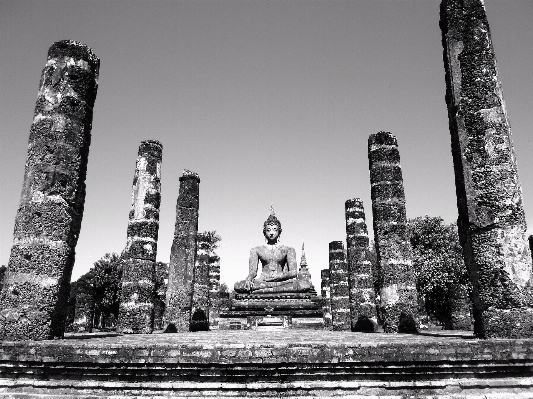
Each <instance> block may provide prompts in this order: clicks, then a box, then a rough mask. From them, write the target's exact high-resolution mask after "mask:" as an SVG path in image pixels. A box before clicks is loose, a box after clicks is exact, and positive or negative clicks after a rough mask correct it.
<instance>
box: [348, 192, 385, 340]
mask: <svg viewBox="0 0 533 399" xmlns="http://www.w3.org/2000/svg"><path fill="white" fill-rule="evenodd" d="M345 214H346V254H347V261H348V287H349V290H350V291H349V292H350V294H349V296H350V320H351V326H352V331H362V332H374V331H376V330H377V314H376V295H375V293H374V282H373V278H372V264H371V263H370V261H369V260H367V259H366V251H367V250H368V245H369V239H368V230H367V227H366V222H365V210H364V208H363V201H361V200H360V199H359V198H352V199H349V200H347V201H346V203H345Z"/></svg>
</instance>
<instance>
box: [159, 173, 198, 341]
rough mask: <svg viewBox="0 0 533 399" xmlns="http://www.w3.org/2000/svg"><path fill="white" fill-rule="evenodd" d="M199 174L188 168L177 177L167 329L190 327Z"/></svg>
mask: <svg viewBox="0 0 533 399" xmlns="http://www.w3.org/2000/svg"><path fill="white" fill-rule="evenodd" d="M199 190H200V177H199V176H198V175H197V174H196V173H194V172H191V171H189V170H184V171H183V176H181V177H180V190H179V195H178V201H177V205H176V227H175V230H174V241H173V242H172V249H171V252H170V265H169V276H168V289H167V297H166V303H165V304H166V310H165V324H166V326H167V328H166V330H167V331H169V332H170V331H177V332H185V331H189V329H190V322H191V307H192V295H193V284H194V264H195V261H196V236H197V234H198V207H199Z"/></svg>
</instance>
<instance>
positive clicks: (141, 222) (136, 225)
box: [118, 140, 163, 334]
mask: <svg viewBox="0 0 533 399" xmlns="http://www.w3.org/2000/svg"><path fill="white" fill-rule="evenodd" d="M162 156H163V146H162V145H161V143H160V142H159V141H155V140H146V141H142V142H141V144H140V146H139V152H138V155H137V161H136V167H135V174H134V176H133V187H132V204H131V210H130V212H129V223H128V230H127V241H126V248H125V249H124V251H123V252H122V265H123V266H122V267H123V274H122V289H121V293H120V307H119V316H118V331H121V332H123V333H129V334H149V333H152V331H153V328H154V320H153V315H154V299H155V280H154V279H155V267H156V265H155V260H156V256H157V238H158V230H159V204H160V198H161V162H162ZM154 199H156V200H154Z"/></svg>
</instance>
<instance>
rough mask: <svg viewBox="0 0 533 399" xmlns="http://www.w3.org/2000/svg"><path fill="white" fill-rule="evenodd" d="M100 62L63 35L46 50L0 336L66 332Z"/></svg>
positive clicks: (2, 298) (0, 300)
mask: <svg viewBox="0 0 533 399" xmlns="http://www.w3.org/2000/svg"><path fill="white" fill-rule="evenodd" d="M99 68H100V60H99V59H98V57H96V55H94V53H93V52H92V50H91V49H90V48H88V47H87V46H86V45H84V44H81V43H78V42H75V41H72V40H63V41H60V42H56V43H54V44H53V45H52V47H50V49H49V50H48V60H47V62H46V66H45V67H44V69H43V71H42V75H41V82H40V84H39V93H38V96H37V103H36V106H35V112H34V118H33V124H32V126H31V130H30V139H29V144H28V157H27V159H26V167H25V171H24V183H23V185H22V194H21V199H20V206H19V209H18V212H17V215H16V218H15V231H14V239H13V247H12V248H11V256H10V258H9V263H8V267H7V271H6V277H5V282H4V286H3V289H2V292H1V293H0V306H1V310H0V339H4V340H25V339H32V340H40V339H52V338H56V337H62V336H63V334H64V330H65V320H66V312H67V309H68V306H67V303H68V298H69V291H70V277H71V273H72V267H73V266H74V254H75V248H76V244H77V242H78V236H79V233H80V228H81V219H82V216H83V207H84V203H85V177H86V174H87V159H88V156H89V144H90V142H91V126H92V119H93V107H94V101H95V99H96V92H97V88H98V72H99Z"/></svg>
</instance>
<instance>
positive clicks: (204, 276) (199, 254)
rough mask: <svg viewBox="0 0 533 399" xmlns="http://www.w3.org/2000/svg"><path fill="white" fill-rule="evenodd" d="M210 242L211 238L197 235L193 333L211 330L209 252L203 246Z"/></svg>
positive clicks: (192, 310)
mask: <svg viewBox="0 0 533 399" xmlns="http://www.w3.org/2000/svg"><path fill="white" fill-rule="evenodd" d="M208 242H209V238H208V237H206V236H205V235H204V234H198V235H197V241H196V245H197V251H196V261H195V265H194V279H193V281H194V283H193V295H192V309H191V312H192V321H191V331H207V330H209V319H208V317H209V308H210V301H209V251H208V250H206V249H204V245H202V243H208Z"/></svg>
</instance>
